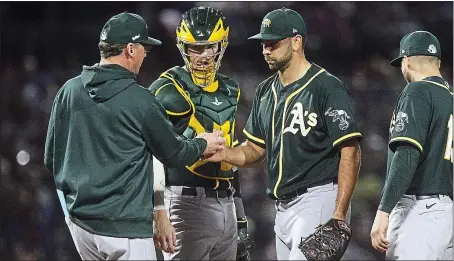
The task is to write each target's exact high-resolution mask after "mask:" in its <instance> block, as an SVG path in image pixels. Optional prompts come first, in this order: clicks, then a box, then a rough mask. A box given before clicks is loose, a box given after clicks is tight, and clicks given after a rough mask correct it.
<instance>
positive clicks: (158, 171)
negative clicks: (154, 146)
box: [153, 156, 165, 211]
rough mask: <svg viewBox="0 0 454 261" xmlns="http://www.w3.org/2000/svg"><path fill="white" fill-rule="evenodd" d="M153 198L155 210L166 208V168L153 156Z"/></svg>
mask: <svg viewBox="0 0 454 261" xmlns="http://www.w3.org/2000/svg"><path fill="white" fill-rule="evenodd" d="M153 191H154V193H153V200H154V210H155V211H156V210H164V209H165V204H164V191H165V169H164V165H162V163H161V162H160V161H159V160H158V159H156V157H154V156H153Z"/></svg>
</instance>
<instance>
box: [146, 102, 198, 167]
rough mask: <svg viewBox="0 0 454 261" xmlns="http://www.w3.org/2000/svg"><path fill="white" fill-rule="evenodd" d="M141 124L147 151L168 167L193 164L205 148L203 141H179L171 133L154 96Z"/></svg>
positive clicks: (169, 124)
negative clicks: (142, 124)
mask: <svg viewBox="0 0 454 261" xmlns="http://www.w3.org/2000/svg"><path fill="white" fill-rule="evenodd" d="M143 122H144V127H143V128H144V129H143V136H144V139H145V142H146V144H147V146H148V148H149V150H150V151H151V153H152V154H153V156H155V157H156V158H157V159H158V160H159V161H161V162H162V163H163V164H164V165H166V166H168V167H178V166H186V165H191V164H193V163H194V162H195V161H196V160H197V159H199V158H200V156H201V155H202V153H203V151H204V150H205V148H206V146H207V142H206V141H205V140H204V139H198V138H196V139H193V140H188V141H184V140H183V139H181V137H179V136H178V135H177V134H176V133H175V132H174V131H173V127H172V124H171V122H170V121H169V120H168V118H167V115H166V112H165V109H164V107H162V105H161V104H160V103H159V101H158V100H157V99H156V98H155V97H154V96H151V99H150V106H149V107H148V111H147V112H146V114H145V119H144V120H143Z"/></svg>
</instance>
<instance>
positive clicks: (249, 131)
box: [243, 93, 265, 148]
mask: <svg viewBox="0 0 454 261" xmlns="http://www.w3.org/2000/svg"><path fill="white" fill-rule="evenodd" d="M259 99H260V97H259V95H258V93H257V94H256V97H255V99H254V101H253V103H252V110H251V112H250V113H249V118H248V120H247V122H246V126H245V127H244V130H243V133H244V134H245V135H246V137H247V139H248V141H251V142H253V143H254V144H256V145H258V146H260V147H262V148H265V132H264V131H263V128H262V124H261V122H260V121H261V120H260V100H259Z"/></svg>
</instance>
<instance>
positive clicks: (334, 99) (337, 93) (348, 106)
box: [320, 82, 362, 147]
mask: <svg viewBox="0 0 454 261" xmlns="http://www.w3.org/2000/svg"><path fill="white" fill-rule="evenodd" d="M333 84H336V85H338V86H329V89H328V92H327V97H326V100H325V102H324V106H323V108H322V112H320V115H322V117H323V122H324V123H325V125H326V127H327V130H328V136H329V138H330V140H331V142H332V144H333V147H334V146H337V145H339V144H341V143H342V142H343V141H346V140H348V139H352V138H356V139H358V138H361V137H362V135H361V133H360V132H359V129H358V125H357V123H356V119H355V114H354V112H353V106H352V103H351V99H350V96H349V95H348V93H347V90H346V89H345V87H344V86H342V84H341V83H340V82H334V83H333Z"/></svg>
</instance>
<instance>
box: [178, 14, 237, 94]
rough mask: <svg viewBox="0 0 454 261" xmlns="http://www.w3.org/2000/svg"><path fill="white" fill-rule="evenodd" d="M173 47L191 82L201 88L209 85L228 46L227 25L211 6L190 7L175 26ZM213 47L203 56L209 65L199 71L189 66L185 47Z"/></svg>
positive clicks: (192, 65) (191, 65) (223, 18)
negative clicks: (214, 49)
mask: <svg viewBox="0 0 454 261" xmlns="http://www.w3.org/2000/svg"><path fill="white" fill-rule="evenodd" d="M176 33H177V47H178V50H180V53H181V55H182V56H183V60H184V62H185V65H186V68H187V69H188V71H189V72H190V73H191V76H192V80H193V81H194V83H195V84H196V85H198V86H200V87H202V88H205V87H207V86H209V85H210V84H211V83H212V82H213V81H214V78H215V76H216V72H217V71H218V69H219V67H220V66H221V60H222V56H223V55H224V52H225V49H226V48H227V45H228V35H229V26H228V25H227V22H226V19H225V17H224V16H223V15H222V13H221V12H220V11H218V10H216V9H213V8H211V7H194V8H191V9H190V10H189V11H186V12H185V13H184V14H183V16H182V18H181V20H180V23H179V24H178V26H177V30H176ZM214 44H215V45H217V47H218V48H217V52H216V53H214V54H213V55H212V56H210V57H206V58H207V59H208V60H210V62H209V63H208V65H205V66H203V69H201V68H200V67H199V68H197V69H196V68H195V67H196V66H195V65H194V64H191V62H190V59H189V55H188V52H187V46H188V45H214Z"/></svg>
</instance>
